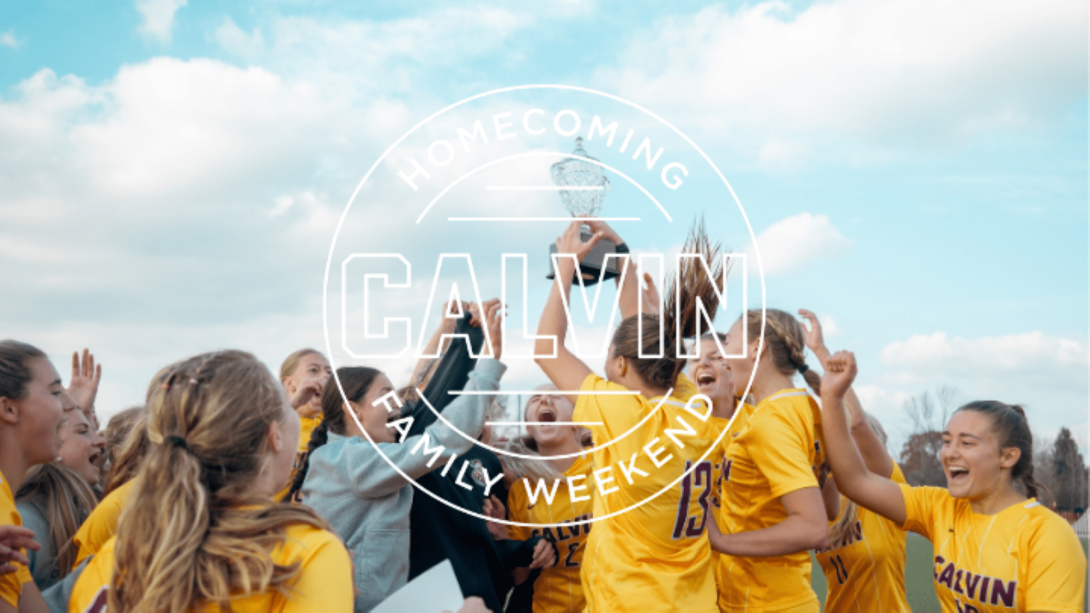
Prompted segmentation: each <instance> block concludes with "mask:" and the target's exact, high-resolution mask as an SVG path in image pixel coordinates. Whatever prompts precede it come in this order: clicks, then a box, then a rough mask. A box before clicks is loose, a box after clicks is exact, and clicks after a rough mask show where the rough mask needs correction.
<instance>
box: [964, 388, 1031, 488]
mask: <svg viewBox="0 0 1090 613" xmlns="http://www.w3.org/2000/svg"><path fill="white" fill-rule="evenodd" d="M961 411H974V412H976V413H983V414H984V415H987V416H989V417H991V419H992V429H993V430H994V431H995V434H996V437H997V438H998V439H999V450H1000V451H1002V450H1003V449H1006V448H1008V447H1017V448H1018V450H1019V451H1021V452H1022V455H1021V456H1020V457H1019V458H1018V461H1017V462H1016V463H1015V464H1014V466H1013V467H1011V481H1012V482H1013V484H1014V485H1015V486H1016V487H1017V486H1018V485H1021V487H1022V489H1024V490H1025V494H1026V495H1027V496H1029V497H1030V498H1037V496H1038V494H1044V495H1046V496H1051V492H1049V491H1048V488H1046V487H1045V486H1044V485H1042V484H1041V483H1039V482H1038V481H1037V479H1035V478H1034V477H1033V432H1031V431H1030V429H1029V421H1028V420H1027V419H1026V411H1025V409H1023V408H1022V407H1021V406H1020V405H1017V404H1005V403H1002V402H999V401H998V400H977V401H975V402H970V403H968V404H965V405H963V406H961V407H960V408H958V410H957V411H954V412H955V413H959V412H961Z"/></svg>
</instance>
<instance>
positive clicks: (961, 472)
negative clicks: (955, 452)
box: [946, 466, 969, 483]
mask: <svg viewBox="0 0 1090 613" xmlns="http://www.w3.org/2000/svg"><path fill="white" fill-rule="evenodd" d="M968 478H969V469H968V468H966V467H964V466H949V467H947V469H946V479H947V481H949V482H951V483H957V482H963V481H965V480H966V479H968Z"/></svg>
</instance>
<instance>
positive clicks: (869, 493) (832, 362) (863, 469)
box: [821, 351, 907, 526]
mask: <svg viewBox="0 0 1090 613" xmlns="http://www.w3.org/2000/svg"><path fill="white" fill-rule="evenodd" d="M824 366H825V377H824V378H823V379H822V380H821V404H822V417H823V421H824V429H825V448H826V454H827V455H828V458H829V465H830V466H831V467H832V470H833V475H835V476H836V486H837V488H838V489H839V490H840V491H841V492H842V493H843V494H844V495H845V496H847V497H848V498H850V499H851V500H854V501H855V502H857V503H859V504H860V505H862V506H863V507H866V508H867V509H870V510H871V511H874V512H875V513H878V514H879V515H882V516H884V517H887V518H889V519H890V520H892V521H893V522H894V523H896V524H897V525H898V526H900V525H903V524H904V523H905V518H906V517H907V511H906V509H905V499H904V496H903V495H902V494H901V488H900V486H898V485H897V484H896V483H894V482H893V481H892V480H890V479H889V478H888V477H885V476H881V475H877V474H875V473H873V472H871V471H870V470H867V466H866V464H864V462H863V458H862V456H860V455H859V450H858V449H857V448H856V446H855V441H854V440H853V439H852V436H851V433H850V432H849V431H848V416H847V411H846V410H845V408H844V394H845V392H847V390H848V388H849V387H850V386H851V384H852V381H854V380H855V375H856V372H857V367H856V364H855V356H854V355H853V354H851V353H849V352H847V351H841V352H838V353H836V354H834V355H832V356H830V357H829V358H828V359H826V360H825V362H824Z"/></svg>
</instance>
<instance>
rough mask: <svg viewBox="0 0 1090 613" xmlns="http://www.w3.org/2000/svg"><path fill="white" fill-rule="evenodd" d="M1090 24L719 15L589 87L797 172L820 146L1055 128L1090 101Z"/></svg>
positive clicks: (1050, 9) (975, 12)
mask: <svg viewBox="0 0 1090 613" xmlns="http://www.w3.org/2000/svg"><path fill="white" fill-rule="evenodd" d="M982 16H985V17H982ZM1086 17H1087V10H1086V3H1084V2H1081V1H1079V0H1042V1H1041V2H1032V3H1026V2H1021V1H1020V0H999V1H992V0H970V1H965V2H944V1H942V0H924V1H921V2H914V3H911V4H905V3H903V2H898V1H897V0H832V1H830V2H819V3H814V4H812V5H810V6H808V7H806V8H804V9H801V10H799V9H795V8H792V6H791V5H789V4H788V3H786V2H782V1H778V0H776V1H766V2H760V3H757V4H742V5H740V6H739V8H736V9H733V10H731V9H727V8H724V7H722V6H713V7H709V8H706V9H703V10H701V11H700V12H698V13H696V14H692V15H684V16H677V17H673V18H669V19H665V20H661V21H660V22H658V23H656V24H655V26H654V28H653V30H646V31H641V32H638V33H637V34H636V35H635V36H633V39H632V42H631V44H630V45H629V46H628V47H627V48H626V49H625V50H624V51H623V52H622V54H621V56H620V58H621V59H620V60H619V61H618V64H617V65H616V66H615V67H611V68H607V69H604V70H602V71H600V73H599V74H598V75H597V76H596V78H595V81H596V82H598V83H601V84H603V87H604V88H606V89H612V90H615V91H617V92H618V93H619V94H620V95H622V96H625V97H627V98H629V99H635V100H640V101H641V103H644V104H647V105H648V106H652V107H653V108H659V109H664V110H667V109H671V110H673V111H674V112H676V113H677V114H678V115H679V116H683V117H687V118H689V121H692V122H694V123H696V124H697V125H700V126H701V128H702V129H704V130H706V131H707V132H710V133H718V134H720V135H722V136H723V137H724V138H729V139H730V140H731V141H732V142H736V143H737V142H738V141H740V140H741V141H743V142H748V144H747V145H746V146H747V147H748V148H749V149H750V150H751V153H755V152H760V158H761V160H762V162H764V163H766V164H769V163H773V162H783V161H790V162H791V163H793V164H794V163H798V161H799V158H803V157H804V156H805V155H806V152H807V150H808V149H812V148H814V144H815V143H820V144H821V146H822V148H823V152H822V156H823V157H824V156H827V155H829V153H830V152H829V151H828V150H829V148H830V146H832V145H833V144H836V143H837V142H838V141H840V142H850V143H852V144H854V145H856V146H864V148H869V149H871V150H874V149H875V148H878V149H883V148H885V147H889V146H891V145H892V146H898V145H904V144H906V143H909V144H916V143H934V142H945V141H948V140H950V139H961V138H964V137H966V136H971V135H974V134H977V133H980V132H983V131H989V130H995V129H997V128H1001V129H1007V128H1010V127H1012V126H1021V125H1024V124H1026V123H1030V122H1043V123H1051V122H1053V121H1055V120H1057V117H1059V116H1060V115H1062V113H1058V112H1057V111H1059V110H1062V109H1064V108H1067V106H1068V105H1069V104H1072V103H1075V102H1077V101H1078V100H1081V99H1082V97H1083V96H1085V92H1086V86H1087V76H1086V73H1087V54H1086ZM679 91H684V92H686V95H685V96H683V97H678V96H676V95H675V93H676V92H679ZM769 135H773V136H772V137H770V136H769ZM830 137H832V138H831V139H830ZM857 148H858V147H857ZM854 155H855V154H849V159H852V157H854Z"/></svg>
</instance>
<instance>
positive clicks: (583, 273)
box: [546, 136, 621, 285]
mask: <svg viewBox="0 0 1090 613" xmlns="http://www.w3.org/2000/svg"><path fill="white" fill-rule="evenodd" d="M597 161H598V160H597V159H595V158H593V157H590V156H589V155H587V151H586V149H584V148H583V137H582V136H580V137H578V138H576V139H575V151H572V154H571V155H570V156H569V157H566V158H564V159H563V160H560V161H559V162H557V163H555V164H553V166H552V169H551V171H550V175H551V176H552V179H553V183H554V184H555V185H556V186H558V187H560V188H561V189H560V190H559V192H560V201H561V202H563V203H564V208H565V209H567V211H568V213H570V214H571V216H572V218H574V219H585V218H588V217H597V216H598V211H600V210H602V201H603V200H605V197H606V196H607V195H608V194H609V178H608V177H606V175H605V173H603V172H602V167H601V166H600V165H599V164H596V163H595V162H597ZM581 236H582V238H583V241H584V242H586V241H589V240H590V239H591V237H592V236H593V234H591V232H590V228H589V227H588V226H586V225H584V226H583V231H582V233H581ZM616 249H617V246H616V245H614V244H613V242H612V241H608V240H605V239H602V240H600V241H598V244H596V245H595V246H594V248H593V249H592V250H591V252H590V253H589V254H587V257H586V258H585V259H584V260H583V261H582V263H580V264H579V268H578V269H577V270H576V271H575V274H576V278H574V279H572V283H578V282H579V278H580V277H581V278H582V279H583V285H594V284H595V283H598V281H600V280H607V279H612V278H614V277H617V276H620V274H621V272H620V270H619V269H618V268H617V258H613V259H611V260H610V261H608V262H607V261H606V256H607V255H609V254H613V253H616V252H617V251H616ZM554 253H556V245H549V274H548V275H546V278H548V279H553V278H554V277H555V271H554V270H553V267H552V254H554ZM603 268H604V270H605V274H604V275H603V274H602V273H603Z"/></svg>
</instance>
